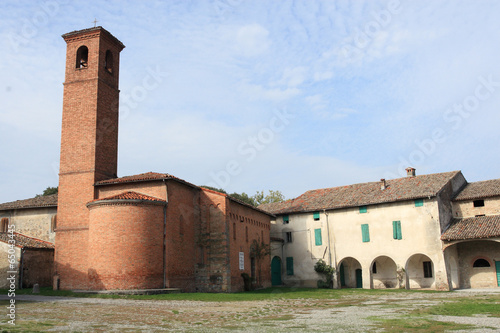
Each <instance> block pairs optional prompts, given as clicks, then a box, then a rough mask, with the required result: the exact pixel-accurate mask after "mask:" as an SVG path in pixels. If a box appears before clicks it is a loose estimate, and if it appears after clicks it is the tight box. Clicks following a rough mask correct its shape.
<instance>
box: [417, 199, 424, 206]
mask: <svg viewBox="0 0 500 333" xmlns="http://www.w3.org/2000/svg"><path fill="white" fill-rule="evenodd" d="M423 205H424V199H417V200H415V207H422V206H423Z"/></svg>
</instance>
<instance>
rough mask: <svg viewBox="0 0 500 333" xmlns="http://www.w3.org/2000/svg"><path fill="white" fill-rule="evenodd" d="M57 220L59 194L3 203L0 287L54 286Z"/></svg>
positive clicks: (1, 210) (1, 211)
mask: <svg viewBox="0 0 500 333" xmlns="http://www.w3.org/2000/svg"><path fill="white" fill-rule="evenodd" d="M56 221H57V194H55V195H49V196H39V197H36V198H32V199H26V200H18V201H13V202H7V203H3V204H0V253H1V255H0V256H1V259H0V278H1V283H0V288H7V286H8V285H10V282H8V281H7V277H8V276H10V275H11V274H14V275H15V281H14V282H15V285H16V287H17V288H19V287H25V288H29V287H31V286H33V285H34V284H35V283H37V284H38V285H39V286H41V287H49V286H52V275H53V266H54V239H55V228H56ZM11 256H12V257H11ZM10 259H13V260H14V263H12V262H11V261H10ZM9 272H15V273H9Z"/></svg>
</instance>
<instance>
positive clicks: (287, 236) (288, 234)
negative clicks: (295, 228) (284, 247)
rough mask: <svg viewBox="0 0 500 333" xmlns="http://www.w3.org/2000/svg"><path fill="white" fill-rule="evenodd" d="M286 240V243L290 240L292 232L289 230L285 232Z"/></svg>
mask: <svg viewBox="0 0 500 333" xmlns="http://www.w3.org/2000/svg"><path fill="white" fill-rule="evenodd" d="M286 242H287V243H291V242H292V233H291V232H290V231H289V232H287V233H286Z"/></svg>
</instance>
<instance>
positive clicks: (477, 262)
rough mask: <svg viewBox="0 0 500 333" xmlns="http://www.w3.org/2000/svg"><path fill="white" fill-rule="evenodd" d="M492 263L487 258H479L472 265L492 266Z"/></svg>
mask: <svg viewBox="0 0 500 333" xmlns="http://www.w3.org/2000/svg"><path fill="white" fill-rule="evenodd" d="M490 266H491V265H490V263H489V262H488V260H486V259H477V260H476V261H474V264H473V265H472V267H490Z"/></svg>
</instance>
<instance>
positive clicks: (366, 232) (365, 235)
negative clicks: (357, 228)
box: [361, 224, 370, 243]
mask: <svg viewBox="0 0 500 333" xmlns="http://www.w3.org/2000/svg"><path fill="white" fill-rule="evenodd" d="M361 236H362V239H363V243H368V242H369V241H370V228H369V227H368V224H362V225H361Z"/></svg>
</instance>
